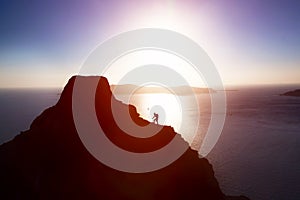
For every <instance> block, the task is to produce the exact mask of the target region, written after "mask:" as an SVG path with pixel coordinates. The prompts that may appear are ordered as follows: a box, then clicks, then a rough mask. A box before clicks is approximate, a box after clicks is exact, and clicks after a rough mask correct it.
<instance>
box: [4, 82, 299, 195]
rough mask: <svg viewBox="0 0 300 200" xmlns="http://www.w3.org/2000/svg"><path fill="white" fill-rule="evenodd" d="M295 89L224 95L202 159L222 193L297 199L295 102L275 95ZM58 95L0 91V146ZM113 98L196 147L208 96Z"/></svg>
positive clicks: (246, 89) (268, 88)
mask: <svg viewBox="0 0 300 200" xmlns="http://www.w3.org/2000/svg"><path fill="white" fill-rule="evenodd" d="M296 88H300V85H298V86H295V85H285V86H257V87H239V88H233V89H235V90H230V91H227V92H226V94H227V115H226V120H225V125H224V129H223V131H222V134H221V136H220V139H219V141H218V143H217V144H216V146H215V147H214V149H213V150H212V151H211V152H210V153H209V155H208V156H207V158H208V159H209V161H210V162H211V164H212V165H213V167H214V171H215V175H216V177H217V179H218V181H219V183H220V186H221V188H222V190H223V191H224V193H226V194H230V195H241V194H243V195H246V196H248V197H249V198H251V199H253V200H255V199H256V200H282V199H292V200H294V199H295V200H297V199H300V182H299V180H300V167H299V166H300V98H297V97H286V96H279V95H278V94H280V93H283V92H286V91H289V90H293V89H296ZM219 92H223V91H219ZM59 93H60V89H48V90H37V89H25V90H7V89H5V90H0V105H1V106H0V144H2V143H4V142H5V141H8V140H10V139H12V138H13V137H14V136H15V135H17V134H18V133H19V132H20V131H23V130H27V129H28V128H29V126H30V124H31V122H32V120H33V119H34V118H35V117H36V116H38V115H39V114H40V113H41V112H42V111H43V110H44V109H45V108H47V107H50V106H52V105H54V104H55V103H56V102H57V100H58V98H59ZM212 95H215V94H212ZM118 98H119V99H120V100H123V101H124V102H129V103H131V104H134V105H135V106H137V110H138V112H139V113H141V116H142V117H143V118H146V119H148V120H151V118H152V115H153V112H157V113H159V123H161V124H167V125H172V126H174V127H175V130H177V131H178V132H179V131H180V132H181V134H182V135H183V137H184V138H185V139H186V140H187V141H188V142H189V143H190V144H191V145H192V146H193V147H194V148H198V147H199V145H200V144H201V138H202V137H203V134H205V132H206V129H207V126H208V124H209V122H210V116H211V115H210V114H211V110H210V96H209V95H208V94H200V95H197V96H196V97H192V96H181V97H178V98H174V97H172V96H171V95H168V94H151V95H150V94H145V95H141V94H140V95H134V96H133V97H131V98H130V99H128V97H127V96H124V95H119V96H118ZM195 99H196V103H195V102H194V100H195ZM199 115H200V116H201V117H199ZM199 121H200V124H199V127H197V125H198V122H199ZM194 131H195V134H194Z"/></svg>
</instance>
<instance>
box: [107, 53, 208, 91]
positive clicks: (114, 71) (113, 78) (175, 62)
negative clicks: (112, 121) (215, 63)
mask: <svg viewBox="0 0 300 200" xmlns="http://www.w3.org/2000/svg"><path fill="white" fill-rule="evenodd" d="M150 64H154V65H161V66H165V67H168V68H170V69H171V70H174V71H175V72H176V73H177V74H179V75H180V76H181V77H182V78H184V79H185V81H186V82H187V84H188V85H190V86H195V87H205V84H204V82H203V79H202V78H201V77H200V76H199V73H197V71H196V70H195V69H194V68H193V66H191V65H190V64H189V63H188V62H186V61H185V60H183V59H182V58H180V57H178V56H176V55H174V54H172V53H168V52H166V51H162V50H139V51H134V52H131V53H129V54H126V55H125V56H122V57H120V58H119V59H117V60H116V61H115V62H113V63H112V64H111V65H110V66H109V67H108V69H107V71H105V72H104V74H103V75H104V76H106V77H107V78H108V79H109V80H110V82H111V83H112V84H135V80H131V81H132V82H130V83H128V82H125V83H119V82H120V80H121V78H122V77H124V76H125V75H126V74H127V73H128V72H131V71H133V70H134V69H135V68H137V67H141V66H145V65H150ZM166 75H167V74H165V76H166ZM137 78H138V77H137ZM173 84H174V85H173V86H179V85H176V82H175V81H174V83H173ZM177 84H178V83H177Z"/></svg>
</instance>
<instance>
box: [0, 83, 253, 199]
mask: <svg viewBox="0 0 300 200" xmlns="http://www.w3.org/2000/svg"><path fill="white" fill-rule="evenodd" d="M78 78H81V79H83V80H84V81H85V82H86V83H87V85H88V82H89V81H90V80H91V79H93V78H95V77H78ZM74 81H75V77H72V78H71V79H70V80H69V82H68V84H67V85H66V87H65V88H64V91H63V92H62V94H61V97H60V99H59V101H58V103H57V104H56V105H55V106H53V107H50V108H48V109H46V110H45V111H44V112H43V113H42V114H41V115H40V116H38V117H37V118H36V119H35V120H34V121H33V123H32V124H31V126H30V129H29V130H27V131H25V132H22V133H21V134H20V135H18V136H16V137H15V138H14V139H13V140H12V141H10V142H7V143H5V144H3V145H1V146H0V191H1V194H0V195H1V196H0V198H1V199H30V200H32V199H105V200H109V199H113V200H115V199H122V200H123V199H125V200H127V199H128V200H135V199H143V200H144V199H146V200H154V199H165V200H174V199H205V200H207V199H212V200H214V199H240V200H241V199H247V198H245V197H226V196H225V195H224V194H223V193H222V191H221V190H220V188H219V185H218V182H217V180H216V178H215V177H214V172H213V169H212V165H211V164H209V162H208V160H207V159H205V158H201V159H199V157H198V154H197V152H195V151H193V150H191V149H188V150H187V151H186V152H185V153H184V154H183V156H181V157H180V158H179V159H178V160H176V161H175V162H174V163H172V164H171V165H169V166H167V167H165V168H163V169H160V170H158V171H154V172H149V173H140V174H138V173H136V174H134V173H125V172H121V171H117V170H114V169H112V168H109V167H107V166H105V165H103V164H102V163H100V162H99V161H98V160H96V159H95V158H94V157H93V156H92V155H91V154H90V153H89V152H88V151H87V150H86V148H85V147H84V146H83V144H82V143H81V140H80V138H79V136H78V134H77V132H76V128H75V125H74V122H73V116H72V89H73V85H74ZM99 86H101V89H100V88H99ZM87 89H89V88H87ZM99 99H101V101H98V100H99ZM111 99H112V104H115V105H116V106H117V107H118V109H119V114H120V116H121V117H122V116H125V115H123V113H125V111H126V112H127V111H128V109H129V112H130V115H131V118H132V119H133V120H134V121H135V122H136V123H137V124H139V125H140V126H145V125H149V122H148V121H146V120H144V119H142V118H140V117H139V114H138V113H137V112H136V109H135V107H134V106H131V105H129V106H128V105H125V104H123V103H122V102H120V101H118V100H116V99H115V98H114V96H113V95H112V93H111V91H110V87H109V83H108V81H107V80H106V79H105V78H103V77H102V78H101V79H100V81H99V84H98V89H97V92H96V99H95V100H96V105H95V107H96V112H97V116H98V120H99V123H100V124H101V125H103V130H105V131H106V135H107V137H108V138H109V139H110V140H111V141H112V142H114V143H116V144H117V145H119V146H120V147H122V148H124V149H127V150H130V151H133V152H147V151H152V150H155V149H159V148H161V147H162V146H164V145H165V144H167V143H169V142H170V140H171V139H172V138H173V137H174V136H175V135H176V133H175V132H174V130H173V128H172V127H163V128H162V129H161V131H160V132H159V133H158V134H156V135H155V136H152V137H150V138H147V139H139V138H135V137H132V136H129V135H127V134H126V133H124V132H123V131H122V130H120V129H119V128H118V126H117V125H116V123H115V121H114V120H113V117H112V113H111V104H110V102H111ZM100 102H101V103H100ZM124 120H125V121H126V120H130V119H125V118H124ZM147 127H148V126H147ZM157 127H158V125H154V124H151V125H150V126H149V129H155V128H157ZM182 143H185V141H184V140H182Z"/></svg>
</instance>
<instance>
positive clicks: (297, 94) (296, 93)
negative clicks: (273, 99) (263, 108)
mask: <svg viewBox="0 0 300 200" xmlns="http://www.w3.org/2000/svg"><path fill="white" fill-rule="evenodd" d="M281 95H282V96H293V97H300V89H298V90H294V91H289V92H286V93H283V94H281Z"/></svg>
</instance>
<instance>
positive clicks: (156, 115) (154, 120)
mask: <svg viewBox="0 0 300 200" xmlns="http://www.w3.org/2000/svg"><path fill="white" fill-rule="evenodd" d="M152 119H153V122H154V124H155V122H156V124H158V114H157V113H154V114H153V117H152Z"/></svg>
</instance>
